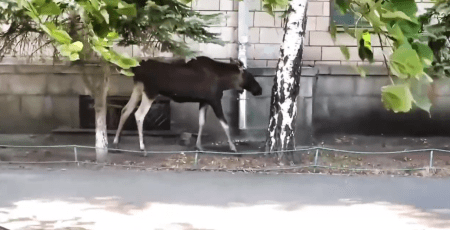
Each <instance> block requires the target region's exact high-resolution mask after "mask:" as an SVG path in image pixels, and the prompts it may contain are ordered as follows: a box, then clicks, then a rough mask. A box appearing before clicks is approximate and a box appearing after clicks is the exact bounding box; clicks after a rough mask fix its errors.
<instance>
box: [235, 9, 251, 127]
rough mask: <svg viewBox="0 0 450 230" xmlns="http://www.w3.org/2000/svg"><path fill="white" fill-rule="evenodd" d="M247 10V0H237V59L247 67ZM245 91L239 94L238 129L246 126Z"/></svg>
mask: <svg viewBox="0 0 450 230" xmlns="http://www.w3.org/2000/svg"><path fill="white" fill-rule="evenodd" d="M249 15H250V14H249V11H248V7H247V0H243V1H240V2H239V9H238V19H239V21H238V37H239V40H238V42H239V53H238V59H239V60H240V61H242V63H244V67H245V68H247V44H248V22H249ZM246 116H247V91H246V90H244V91H243V92H242V93H241V94H239V129H246V128H247V117H246Z"/></svg>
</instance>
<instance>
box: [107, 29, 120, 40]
mask: <svg viewBox="0 0 450 230" xmlns="http://www.w3.org/2000/svg"><path fill="white" fill-rule="evenodd" d="M106 38H107V39H108V40H116V39H118V38H119V34H118V33H117V32H115V31H113V32H109V33H108V35H106Z"/></svg>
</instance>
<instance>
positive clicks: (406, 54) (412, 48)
mask: <svg viewBox="0 0 450 230" xmlns="http://www.w3.org/2000/svg"><path fill="white" fill-rule="evenodd" d="M335 3H336V6H337V7H338V8H339V10H340V12H341V13H343V14H345V13H349V12H350V13H353V14H355V15H357V16H358V17H359V19H365V20H366V21H367V22H369V23H370V25H371V26H372V29H373V33H375V34H376V36H378V38H379V39H380V43H381V44H383V43H384V44H388V46H389V47H382V49H383V51H385V50H386V49H387V48H389V49H392V54H391V55H390V56H389V57H387V55H386V54H385V53H386V52H383V55H385V62H386V66H387V67H388V68H389V70H390V72H391V73H392V74H393V75H395V76H397V77H398V78H399V79H402V84H399V85H395V84H394V81H392V82H393V85H391V86H387V87H384V88H383V89H382V101H383V104H384V105H385V107H386V108H387V109H391V110H393V111H394V112H408V111H410V110H411V108H412V106H411V104H415V105H416V106H418V107H419V108H421V109H423V110H425V111H427V112H430V107H431V103H430V101H429V99H428V98H427V96H426V95H422V94H418V93H416V92H413V91H414V90H418V89H419V88H423V86H427V85H429V84H430V83H431V82H432V79H431V78H430V77H429V75H428V74H427V68H429V67H430V66H431V65H432V62H433V60H434V57H433V56H434V55H436V54H434V53H433V50H432V49H430V47H429V46H428V45H427V43H426V42H425V41H424V39H423V35H422V34H421V33H420V32H421V23H420V22H419V18H418V17H416V13H417V5H416V3H415V1H414V0H375V1H373V0H335ZM425 18H427V17H425ZM359 21H360V20H358V21H357V22H356V25H355V29H353V30H349V29H346V30H345V31H346V33H348V34H350V35H352V36H353V37H355V38H356V39H357V42H358V55H359V57H360V58H361V60H364V59H368V60H369V61H370V62H372V61H373V50H372V47H371V44H370V34H369V31H367V30H364V29H360V28H358V25H357V24H358V22H359ZM332 27H334V24H332ZM331 33H332V37H334V38H335V37H336V35H335V33H336V29H335V28H332V29H331ZM382 37H384V38H386V39H385V41H382V40H381V38H382ZM344 54H345V52H344ZM433 54H434V55H433ZM362 75H364V76H365V73H362ZM413 95H415V96H413Z"/></svg>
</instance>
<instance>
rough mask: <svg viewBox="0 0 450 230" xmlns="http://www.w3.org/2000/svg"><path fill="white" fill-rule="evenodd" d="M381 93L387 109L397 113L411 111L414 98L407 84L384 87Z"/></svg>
mask: <svg viewBox="0 0 450 230" xmlns="http://www.w3.org/2000/svg"><path fill="white" fill-rule="evenodd" d="M381 91H382V93H381V101H382V102H383V105H384V107H385V108H386V109H388V110H392V111H394V112H395V113H398V112H409V111H410V110H411V108H412V103H413V102H414V98H413V96H412V94H411V91H410V89H409V86H408V85H407V84H402V85H388V86H383V87H382V88H381Z"/></svg>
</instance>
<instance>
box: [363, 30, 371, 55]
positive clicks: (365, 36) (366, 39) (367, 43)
mask: <svg viewBox="0 0 450 230" xmlns="http://www.w3.org/2000/svg"><path fill="white" fill-rule="evenodd" d="M362 40H363V41H364V47H366V48H367V49H369V50H372V41H371V40H370V33H369V31H367V30H366V31H364V32H363V34H362Z"/></svg>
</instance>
